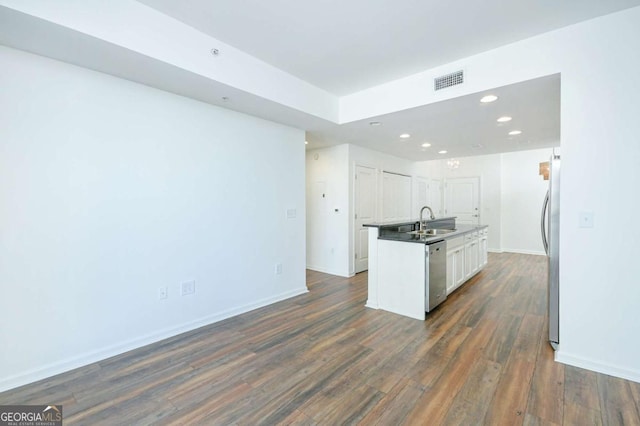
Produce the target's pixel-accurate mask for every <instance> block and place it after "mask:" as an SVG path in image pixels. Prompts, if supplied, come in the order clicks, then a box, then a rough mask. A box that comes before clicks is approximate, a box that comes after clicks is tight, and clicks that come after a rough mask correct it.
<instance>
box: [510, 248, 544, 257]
mask: <svg viewBox="0 0 640 426" xmlns="http://www.w3.org/2000/svg"><path fill="white" fill-rule="evenodd" d="M502 252H503V253H504V252H507V253H518V254H534V255H537V256H546V253H545V252H543V251H538V250H519V249H510V248H505V249H502Z"/></svg>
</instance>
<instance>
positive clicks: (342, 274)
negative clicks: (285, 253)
mask: <svg viewBox="0 0 640 426" xmlns="http://www.w3.org/2000/svg"><path fill="white" fill-rule="evenodd" d="M307 269H310V270H312V271H316V272H322V273H323V274H329V275H336V276H338V277H344V278H351V277H353V276H355V274H353V273H348V274H344V273H341V272H336V271H333V270H331V269H327V268H322V267H320V266H313V265H307Z"/></svg>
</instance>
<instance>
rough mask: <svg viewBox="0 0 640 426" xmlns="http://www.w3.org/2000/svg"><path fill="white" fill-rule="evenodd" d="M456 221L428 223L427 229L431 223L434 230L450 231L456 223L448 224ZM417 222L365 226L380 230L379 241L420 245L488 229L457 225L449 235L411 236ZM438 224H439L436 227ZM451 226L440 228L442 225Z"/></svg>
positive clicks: (441, 220)
mask: <svg viewBox="0 0 640 426" xmlns="http://www.w3.org/2000/svg"><path fill="white" fill-rule="evenodd" d="M452 219H453V220H455V218H440V219H436V220H435V221H427V227H429V223H430V222H431V223H432V225H434V226H433V227H434V228H445V229H450V226H451V225H452V224H453V223H455V222H448V221H450V220H452ZM417 223H418V222H417V221H415V220H413V221H410V222H388V223H385V222H378V223H371V224H366V225H363V226H367V227H371V228H378V229H379V232H380V235H379V236H378V239H379V240H389V241H402V242H407V243H419V244H429V243H434V242H436V241H442V240H449V239H451V238H456V237H459V236H462V235H464V234H468V233H469V232H473V231H476V230H479V229H484V228H487V227H488V225H455V229H456V230H455V231H453V232H450V233H448V234H442V235H428V236H427V235H416V234H410V233H409V231H412V230H413V229H416V228H417ZM436 223H439V224H438V225H436ZM444 223H447V224H449V223H450V224H451V225H449V226H439V225H441V224H444Z"/></svg>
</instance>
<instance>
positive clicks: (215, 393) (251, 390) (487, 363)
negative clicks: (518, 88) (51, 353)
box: [0, 253, 640, 425]
mask: <svg viewBox="0 0 640 426" xmlns="http://www.w3.org/2000/svg"><path fill="white" fill-rule="evenodd" d="M545 274H546V263H545V258H544V257H542V256H528V255H518V254H508V253H504V254H490V257H489V265H488V266H487V268H486V269H485V270H484V271H482V272H481V273H480V274H479V275H477V276H476V277H474V278H473V279H472V280H471V281H470V282H468V283H467V284H465V285H464V286H463V287H461V288H460V289H458V290H457V291H455V292H454V294H452V295H451V296H450V297H449V298H448V299H447V301H446V302H445V303H444V304H442V305H441V306H440V307H439V308H438V309H436V310H435V311H433V312H432V313H430V314H429V315H428V317H427V320H426V321H424V322H423V321H416V320H413V319H409V318H404V317H401V316H398V315H394V314H391V313H388V312H384V311H377V310H372V309H367V308H365V307H364V304H365V301H366V298H367V274H366V273H362V274H359V275H357V276H355V277H353V278H350V279H346V278H341V277H335V276H331V275H326V274H321V273H318V272H312V271H308V273H307V285H308V287H309V289H310V292H309V293H308V294H305V295H301V296H298V297H295V298H293V299H289V300H287V301H284V302H280V303H277V304H274V305H271V306H268V307H265V308H262V309H258V310H255V311H252V312H249V313H246V314H243V315H240V316H237V317H234V318H231V319H228V320H225V321H222V322H219V323H217V324H214V325H211V326H207V327H203V328H200V329H198V330H195V331H192V332H189V333H186V334H183V335H180V336H176V337H174V338H171V339H168V340H164V341H162V342H159V343H156V344H153V345H150V346H147V347H144V348H141V349H138V350H135V351H131V352H127V353H125V354H122V355H119V356H117V357H114V358H110V359H107V360H104V361H102V362H98V363H95V364H92V365H89V366H86V367H83V368H80V369H77V370H74V371H71V372H68V373H65V374H62V375H59V376H56V377H53V378H50V379H47V380H43V381H41V382H38V383H34V384H31V385H27V386H24V387H21V388H18V389H14V390H11V391H8V392H4V393H0V404H51V403H55V404H63V405H64V415H65V424H66V425H72V424H91V425H95V424H110V425H112V424H118V425H121V424H176V425H185V424H207V425H218V424H220V425H228V424H239V425H256V424H266V425H275V424H285V425H294V424H299V425H313V424H318V425H325V424H326V425H337V424H363V425H374V424H379V425H400V424H411V425H413V424H415V425H480V424H488V425H502V424H504V425H591V424H593V425H623V424H624V425H640V384H638V383H634V382H630V381H625V380H621V379H617V378H614V377H610V376H606V375H602V374H597V373H593V372H590V371H586V370H582V369H579V368H574V367H570V366H564V365H562V364H558V363H555V362H554V361H553V351H552V350H551V348H550V347H549V345H548V344H547V343H546V335H547V318H546V289H545V282H546V278H545V277H546V275H545Z"/></svg>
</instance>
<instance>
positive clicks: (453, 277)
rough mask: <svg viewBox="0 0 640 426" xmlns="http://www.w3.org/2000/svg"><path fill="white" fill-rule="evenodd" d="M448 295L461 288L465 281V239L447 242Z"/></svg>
mask: <svg viewBox="0 0 640 426" xmlns="http://www.w3.org/2000/svg"><path fill="white" fill-rule="evenodd" d="M447 247H448V250H447V294H451V292H452V291H453V290H455V289H456V288H458V287H460V285H461V284H462V283H463V282H464V281H465V279H466V277H465V263H464V252H465V246H464V238H463V237H458V238H454V239H451V240H449V241H447Z"/></svg>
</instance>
